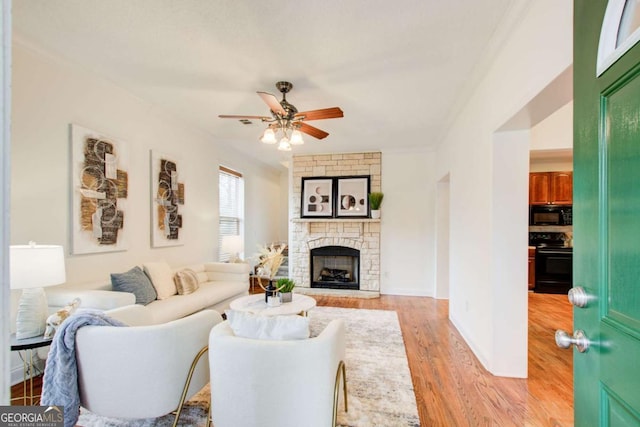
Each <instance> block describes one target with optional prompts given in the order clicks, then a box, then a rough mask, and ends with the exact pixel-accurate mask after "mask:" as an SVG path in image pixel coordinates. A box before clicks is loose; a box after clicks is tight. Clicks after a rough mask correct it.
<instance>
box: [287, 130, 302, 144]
mask: <svg viewBox="0 0 640 427" xmlns="http://www.w3.org/2000/svg"><path fill="white" fill-rule="evenodd" d="M289 143H290V144H291V145H302V144H304V139H302V133H301V132H300V131H299V130H294V131H293V133H292V134H291V140H290V141H289Z"/></svg>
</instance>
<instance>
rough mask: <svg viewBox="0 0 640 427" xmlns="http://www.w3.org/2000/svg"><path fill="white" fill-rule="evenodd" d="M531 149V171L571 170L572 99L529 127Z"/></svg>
mask: <svg viewBox="0 0 640 427" xmlns="http://www.w3.org/2000/svg"><path fill="white" fill-rule="evenodd" d="M531 151H532V157H531V160H530V162H529V170H530V171H531V172H552V171H572V170H573V155H572V151H573V101H571V102H569V103H568V104H566V105H565V106H563V107H562V108H560V109H559V110H558V111H556V112H555V113H553V114H552V115H550V116H549V117H547V118H546V119H545V120H543V121H541V122H540V123H538V124H537V125H536V126H534V127H532V128H531ZM536 151H543V152H544V153H536Z"/></svg>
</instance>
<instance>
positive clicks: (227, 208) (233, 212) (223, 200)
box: [218, 166, 243, 261]
mask: <svg viewBox="0 0 640 427" xmlns="http://www.w3.org/2000/svg"><path fill="white" fill-rule="evenodd" d="M242 193H243V179H242V174H241V173H239V172H237V171H234V170H233V169H229V168H227V167H224V166H220V170H219V206H220V208H219V209H220V212H219V214H220V222H219V227H218V248H220V251H219V260H220V261H229V258H230V257H231V254H230V253H225V252H222V238H223V237H224V236H238V235H241V234H242V229H241V227H242V216H243V213H242V206H243V203H242V197H243V194H242Z"/></svg>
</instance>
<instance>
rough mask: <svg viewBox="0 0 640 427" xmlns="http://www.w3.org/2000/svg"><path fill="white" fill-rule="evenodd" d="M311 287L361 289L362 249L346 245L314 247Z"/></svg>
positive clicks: (311, 256)
mask: <svg viewBox="0 0 640 427" xmlns="http://www.w3.org/2000/svg"><path fill="white" fill-rule="evenodd" d="M310 261H311V287H312V288H326V289H355V290H358V289H360V251H359V250H357V249H353V248H348V247H345V246H323V247H320V248H315V249H312V250H311V252H310Z"/></svg>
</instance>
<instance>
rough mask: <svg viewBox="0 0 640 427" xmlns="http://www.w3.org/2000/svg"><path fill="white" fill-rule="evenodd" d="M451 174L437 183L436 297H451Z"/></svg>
mask: <svg viewBox="0 0 640 427" xmlns="http://www.w3.org/2000/svg"><path fill="white" fill-rule="evenodd" d="M449 181H450V179H449V175H448V174H447V175H446V176H445V177H443V178H441V179H440V180H439V181H438V183H437V187H436V188H437V190H436V191H437V193H436V277H435V280H436V282H435V284H434V285H435V291H434V295H433V296H434V297H436V298H439V299H448V298H449V271H450V269H451V265H450V264H449V234H450V233H451V231H450V226H449V217H450V216H451V213H450V211H449V185H450V184H449Z"/></svg>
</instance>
